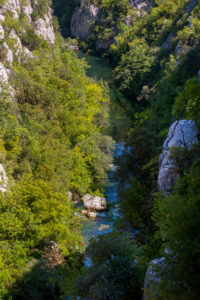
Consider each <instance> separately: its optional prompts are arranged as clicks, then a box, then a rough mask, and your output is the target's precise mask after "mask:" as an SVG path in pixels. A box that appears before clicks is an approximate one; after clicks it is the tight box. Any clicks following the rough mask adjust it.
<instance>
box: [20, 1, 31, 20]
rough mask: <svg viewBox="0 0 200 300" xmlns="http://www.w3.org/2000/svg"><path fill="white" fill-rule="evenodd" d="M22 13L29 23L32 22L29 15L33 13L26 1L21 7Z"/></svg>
mask: <svg viewBox="0 0 200 300" xmlns="http://www.w3.org/2000/svg"><path fill="white" fill-rule="evenodd" d="M22 12H23V13H24V14H25V15H26V16H27V18H28V20H29V23H31V22H32V20H31V14H32V12H33V8H32V6H31V3H30V2H29V1H27V3H25V4H23V5H22Z"/></svg>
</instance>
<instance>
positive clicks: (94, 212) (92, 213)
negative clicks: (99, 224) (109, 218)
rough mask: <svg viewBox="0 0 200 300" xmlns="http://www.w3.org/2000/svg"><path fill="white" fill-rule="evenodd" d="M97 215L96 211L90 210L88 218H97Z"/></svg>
mask: <svg viewBox="0 0 200 300" xmlns="http://www.w3.org/2000/svg"><path fill="white" fill-rule="evenodd" d="M96 217H97V213H96V211H89V212H88V218H91V219H95V218H96Z"/></svg>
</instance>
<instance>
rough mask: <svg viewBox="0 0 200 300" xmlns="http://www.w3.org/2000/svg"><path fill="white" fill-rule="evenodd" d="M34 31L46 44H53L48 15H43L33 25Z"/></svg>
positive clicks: (50, 20)
mask: <svg viewBox="0 0 200 300" xmlns="http://www.w3.org/2000/svg"><path fill="white" fill-rule="evenodd" d="M34 30H35V33H36V34H37V35H38V36H39V37H43V38H44V39H45V40H46V41H47V42H49V43H51V44H53V43H54V41H55V34H54V28H53V25H52V17H51V15H50V13H49V14H48V15H45V16H44V17H43V18H40V19H38V20H37V21H36V22H35V23H34Z"/></svg>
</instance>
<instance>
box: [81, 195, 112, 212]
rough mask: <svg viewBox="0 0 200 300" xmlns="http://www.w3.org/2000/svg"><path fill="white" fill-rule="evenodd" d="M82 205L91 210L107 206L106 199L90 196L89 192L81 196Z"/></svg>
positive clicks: (100, 209)
mask: <svg viewBox="0 0 200 300" xmlns="http://www.w3.org/2000/svg"><path fill="white" fill-rule="evenodd" d="M82 200H83V204H84V207H85V208H87V209H91V210H96V211H102V210H105V209H106V207H107V202H106V199H105V198H103V197H99V196H94V197H92V196H91V195H90V194H86V195H85V196H83V198H82Z"/></svg>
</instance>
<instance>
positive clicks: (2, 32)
mask: <svg viewBox="0 0 200 300" xmlns="http://www.w3.org/2000/svg"><path fill="white" fill-rule="evenodd" d="M3 38H4V29H3V26H2V25H1V24H0V40H2V39H3Z"/></svg>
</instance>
